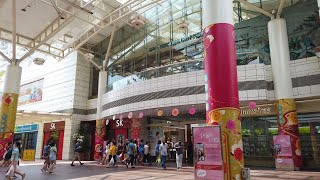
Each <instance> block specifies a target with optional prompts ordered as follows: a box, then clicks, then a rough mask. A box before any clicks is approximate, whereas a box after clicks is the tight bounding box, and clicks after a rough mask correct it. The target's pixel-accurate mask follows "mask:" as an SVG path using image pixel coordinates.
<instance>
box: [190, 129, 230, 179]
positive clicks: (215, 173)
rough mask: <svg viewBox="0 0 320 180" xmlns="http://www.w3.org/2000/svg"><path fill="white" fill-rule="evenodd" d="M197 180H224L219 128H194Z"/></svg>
mask: <svg viewBox="0 0 320 180" xmlns="http://www.w3.org/2000/svg"><path fill="white" fill-rule="evenodd" d="M193 142H194V147H193V148H194V162H195V167H194V171H195V172H194V174H195V180H200V179H201V180H209V179H210V180H211V179H214V180H223V179H224V169H223V160H222V144H221V130H220V127H219V126H206V127H195V128H193Z"/></svg>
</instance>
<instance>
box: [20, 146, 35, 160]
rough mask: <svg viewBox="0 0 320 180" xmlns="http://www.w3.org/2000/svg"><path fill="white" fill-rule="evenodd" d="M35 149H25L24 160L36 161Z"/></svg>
mask: <svg viewBox="0 0 320 180" xmlns="http://www.w3.org/2000/svg"><path fill="white" fill-rule="evenodd" d="M34 155H35V150H33V149H25V150H24V151H23V156H22V160H23V161H34V157H35V156H34Z"/></svg>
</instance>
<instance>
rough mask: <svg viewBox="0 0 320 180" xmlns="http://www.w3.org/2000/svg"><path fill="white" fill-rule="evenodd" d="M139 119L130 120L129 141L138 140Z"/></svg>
mask: <svg viewBox="0 0 320 180" xmlns="http://www.w3.org/2000/svg"><path fill="white" fill-rule="evenodd" d="M140 126H141V119H132V120H131V139H137V140H140Z"/></svg>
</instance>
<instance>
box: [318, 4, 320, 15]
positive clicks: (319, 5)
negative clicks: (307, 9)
mask: <svg viewBox="0 0 320 180" xmlns="http://www.w3.org/2000/svg"><path fill="white" fill-rule="evenodd" d="M318 7H319V17H320V0H318Z"/></svg>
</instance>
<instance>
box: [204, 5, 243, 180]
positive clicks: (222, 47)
mask: <svg viewBox="0 0 320 180" xmlns="http://www.w3.org/2000/svg"><path fill="white" fill-rule="evenodd" d="M202 8H203V12H202V13H203V18H202V20H203V29H204V30H203V38H204V39H203V46H204V59H205V83H206V84H205V90H206V99H207V103H206V110H207V116H206V122H207V125H219V126H221V132H222V148H223V149H222V151H223V161H224V170H225V179H226V180H231V179H241V169H242V167H243V166H244V165H243V164H244V161H243V146H242V137H241V123H240V120H239V115H240V110H239V94H238V79H237V62H236V46H235V34H234V25H233V4H232V0H203V1H202Z"/></svg>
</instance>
